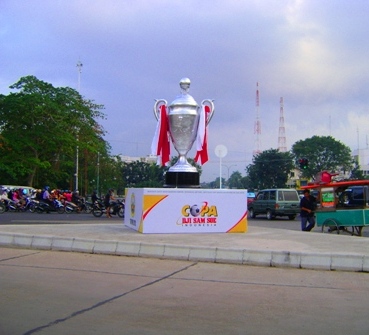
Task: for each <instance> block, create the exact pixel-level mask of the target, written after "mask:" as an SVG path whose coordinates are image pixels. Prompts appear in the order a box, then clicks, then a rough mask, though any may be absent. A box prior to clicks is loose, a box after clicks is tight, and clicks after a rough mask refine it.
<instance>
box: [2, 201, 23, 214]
mask: <svg viewBox="0 0 369 335" xmlns="http://www.w3.org/2000/svg"><path fill="white" fill-rule="evenodd" d="M3 204H4V207H5V210H4V212H18V211H20V208H21V206H20V204H17V203H16V202H15V201H13V200H9V199H4V200H3Z"/></svg>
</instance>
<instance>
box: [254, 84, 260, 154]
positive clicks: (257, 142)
mask: <svg viewBox="0 0 369 335" xmlns="http://www.w3.org/2000/svg"><path fill="white" fill-rule="evenodd" d="M254 134H255V135H256V140H255V150H254V152H253V155H254V156H255V155H257V154H259V153H260V135H261V123H260V116H259V83H258V82H257V83H256V120H255V125H254Z"/></svg>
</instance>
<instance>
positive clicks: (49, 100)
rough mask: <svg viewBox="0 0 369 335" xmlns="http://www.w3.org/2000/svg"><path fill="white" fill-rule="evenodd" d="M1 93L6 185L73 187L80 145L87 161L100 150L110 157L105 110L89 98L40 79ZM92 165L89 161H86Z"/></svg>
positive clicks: (0, 161)
mask: <svg viewBox="0 0 369 335" xmlns="http://www.w3.org/2000/svg"><path fill="white" fill-rule="evenodd" d="M10 88H11V89H14V90H18V92H16V93H10V94H9V95H0V132H1V133H0V173H1V176H2V181H3V183H5V182H7V183H12V184H24V185H30V186H36V185H34V184H35V183H38V184H39V185H45V184H49V185H52V184H59V185H60V184H65V185H69V184H71V180H72V179H73V174H74V166H75V156H76V147H77V145H78V146H79V149H80V152H81V153H82V154H84V155H81V156H82V157H81V163H83V160H87V157H86V155H88V156H89V158H91V155H92V154H95V155H96V154H97V152H101V153H107V152H108V150H109V146H108V144H107V143H105V141H104V140H103V139H102V136H103V135H104V133H105V132H104V130H103V128H102V127H101V126H100V125H99V124H98V123H97V121H96V119H98V118H104V117H105V115H104V114H103V113H102V112H101V111H100V110H101V109H102V108H103V106H101V105H97V104H95V103H93V102H92V101H90V100H85V99H83V98H82V97H81V95H80V94H79V93H78V92H77V91H76V90H74V89H71V88H69V87H60V88H56V87H54V86H52V85H51V84H49V83H46V82H43V81H41V80H39V79H37V78H36V77H34V76H27V77H22V78H21V79H20V80H19V81H18V82H17V83H15V84H14V85H11V86H10ZM86 163H87V162H86Z"/></svg>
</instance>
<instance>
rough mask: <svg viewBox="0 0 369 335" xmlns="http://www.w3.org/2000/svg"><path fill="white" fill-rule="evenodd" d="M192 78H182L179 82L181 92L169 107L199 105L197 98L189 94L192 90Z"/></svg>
mask: <svg viewBox="0 0 369 335" xmlns="http://www.w3.org/2000/svg"><path fill="white" fill-rule="evenodd" d="M190 84H191V80H190V79H188V78H182V79H181V80H180V82H179V86H180V87H181V94H180V95H178V96H177V97H176V99H175V100H174V101H173V102H172V103H171V104H170V106H169V107H175V106H190V107H198V105H197V102H196V101H195V99H194V98H193V97H192V96H191V95H190V94H188V91H189V90H190Z"/></svg>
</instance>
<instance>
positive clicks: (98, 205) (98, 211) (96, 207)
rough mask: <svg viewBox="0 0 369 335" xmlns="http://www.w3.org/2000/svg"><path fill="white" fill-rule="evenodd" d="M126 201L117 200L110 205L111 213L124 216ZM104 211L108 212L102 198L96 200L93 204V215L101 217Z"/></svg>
mask: <svg viewBox="0 0 369 335" xmlns="http://www.w3.org/2000/svg"><path fill="white" fill-rule="evenodd" d="M124 209H125V207H124V202H123V201H121V200H117V201H115V202H113V203H112V204H111V205H110V215H118V216H119V217H121V218H124ZM104 213H106V208H105V205H104V204H103V202H102V201H101V200H97V201H95V203H94V204H93V206H92V214H93V216H95V217H97V218H99V217H101V216H102V215H103V214H104Z"/></svg>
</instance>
